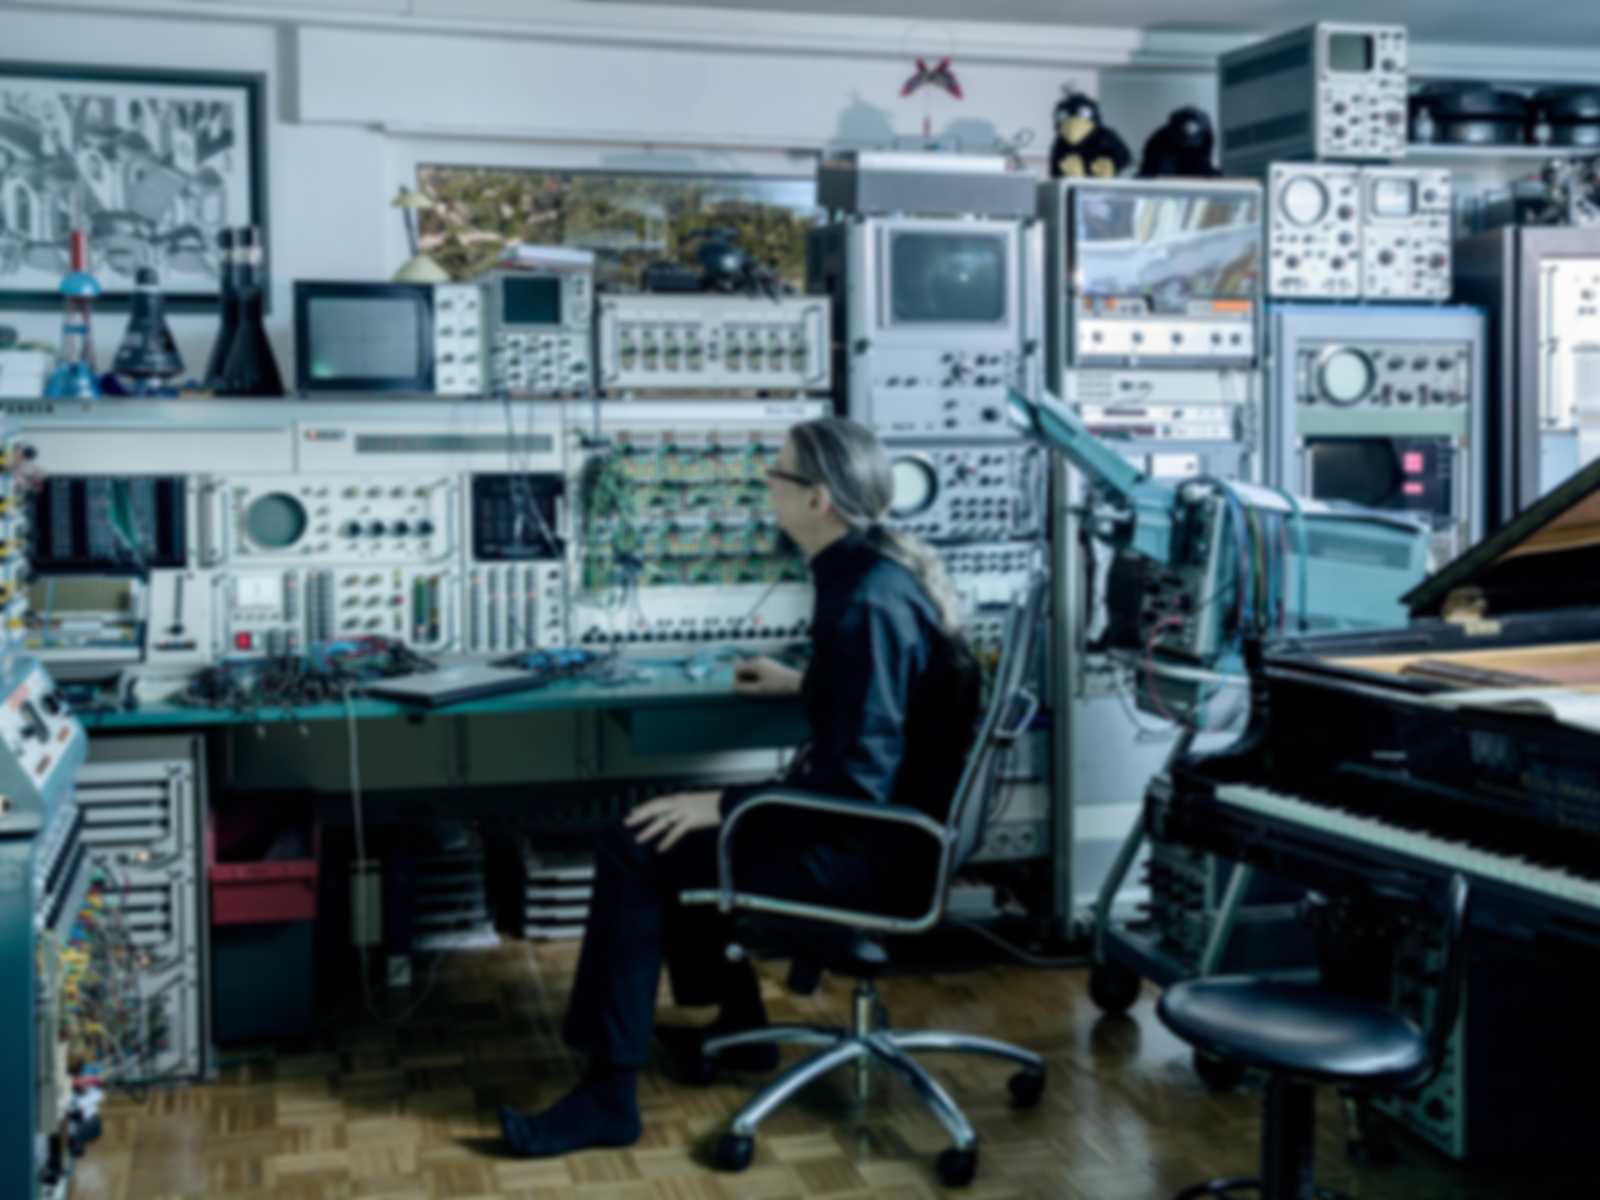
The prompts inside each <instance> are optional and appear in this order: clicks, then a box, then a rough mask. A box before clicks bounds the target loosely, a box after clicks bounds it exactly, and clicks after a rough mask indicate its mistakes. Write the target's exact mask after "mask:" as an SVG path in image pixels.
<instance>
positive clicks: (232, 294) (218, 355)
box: [203, 229, 239, 392]
mask: <svg viewBox="0 0 1600 1200" xmlns="http://www.w3.org/2000/svg"><path fill="white" fill-rule="evenodd" d="M233 234H234V231H233V230H232V229H224V230H221V231H220V232H218V234H217V251H218V263H219V265H218V274H217V279H218V283H219V290H218V293H217V300H218V307H219V310H220V312H219V320H218V324H217V340H216V341H215V342H213V343H212V344H211V357H209V358H208V359H206V373H205V378H204V381H203V382H204V385H205V387H206V389H207V390H208V391H213V392H215V391H218V390H219V389H220V388H221V387H222V368H223V367H224V366H226V365H227V362H228V350H229V348H230V347H232V345H233V335H234V334H235V333H236V332H237V331H238V329H239V295H238V292H237V290H236V289H235V288H234V284H233Z"/></svg>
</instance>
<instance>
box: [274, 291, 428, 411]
mask: <svg viewBox="0 0 1600 1200" xmlns="http://www.w3.org/2000/svg"><path fill="white" fill-rule="evenodd" d="M433 368H434V363H433V289H432V287H431V286H430V285H428V284H411V283H338V282H297V283H296V284H295V376H296V379H295V383H296V386H297V387H298V388H299V389H300V391H302V392H402V391H403V392H429V391H432V390H433Z"/></svg>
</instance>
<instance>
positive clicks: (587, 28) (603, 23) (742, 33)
mask: <svg viewBox="0 0 1600 1200" xmlns="http://www.w3.org/2000/svg"><path fill="white" fill-rule="evenodd" d="M0 9H18V10H26V11H34V12H39V13H49V14H53V15H57V16H60V15H71V14H77V13H88V14H102V15H116V16H122V17H153V18H164V19H178V20H190V21H216V22H239V23H246V24H253V25H262V24H265V25H274V26H285V27H296V26H302V27H316V26H322V27H335V28H351V29H383V30H393V31H411V32H418V33H421V32H432V33H439V34H446V35H455V36H468V37H482V38H490V39H495V40H505V39H507V38H513V39H528V40H537V41H541V42H564V43H569V44H591V45H613V46H615V45H631V46H642V47H661V48H674V49H679V50H690V49H692V50H702V51H710V52H719V51H720V52H724V53H738V52H741V51H752V52H761V53H790V54H814V55H826V56H839V57H847V58H888V59H894V60H896V61H898V60H902V59H904V58H906V57H907V55H908V54H909V53H912V51H911V50H910V49H908V43H907V40H906V39H907V33H908V30H909V29H911V28H915V22H909V23H908V22H907V21H905V20H900V19H891V18H882V17H854V16H849V17H842V16H838V15H833V14H817V13H787V12H773V11H768V10H745V9H733V8H704V7H695V6H692V5H682V6H678V5H663V4H630V3H626V2H618V3H611V2H609V0H608V2H606V3H593V2H592V0H0ZM374 9H380V10H381V11H374ZM511 12H517V13H531V14H532V15H529V16H518V17H516V18H515V19H510V18H508V16H507V15H505V14H508V13H511ZM442 13H443V14H449V15H440V14H442ZM463 13H474V14H476V15H462V14H463ZM930 24H933V25H936V27H937V29H938V30H939V33H940V39H941V41H947V42H948V44H949V45H950V46H951V47H953V48H954V52H955V53H956V54H957V55H958V56H959V57H960V58H961V59H963V60H965V61H968V62H984V63H993V64H1001V65H1003V64H1021V65H1033V66H1038V65H1049V66H1055V67H1059V68H1060V69H1061V70H1063V71H1070V70H1072V69H1074V68H1081V69H1086V70H1101V69H1111V70H1115V69H1137V70H1148V71H1181V72H1191V73H1192V72H1210V71H1213V70H1215V69H1216V62H1217V56H1218V55H1220V54H1222V53H1224V52H1225V51H1227V50H1230V49H1232V48H1234V47H1235V46H1239V45H1243V44H1245V43H1247V42H1249V41H1251V40H1253V38H1254V36H1255V35H1251V34H1224V33H1177V32H1172V31H1168V30H1149V31H1146V30H1142V29H1137V28H1129V27H1122V28H1111V27H1104V26H1063V25H1043V24H1020V23H1003V22H994V21H961V22H951V21H939V22H935V23H930ZM1412 71H1413V73H1414V74H1417V75H1420V76H1422V77H1424V78H1444V77H1448V76H1454V77H1458V78H1465V79H1493V80H1504V81H1523V82H1528V83H1543V82H1553V81H1567V82H1589V81H1594V82H1600V56H1597V55H1596V54H1595V52H1594V50H1593V49H1592V48H1588V47H1585V48H1567V47H1530V46H1495V45H1453V44H1440V43H1429V42H1415V43H1413V46H1412Z"/></svg>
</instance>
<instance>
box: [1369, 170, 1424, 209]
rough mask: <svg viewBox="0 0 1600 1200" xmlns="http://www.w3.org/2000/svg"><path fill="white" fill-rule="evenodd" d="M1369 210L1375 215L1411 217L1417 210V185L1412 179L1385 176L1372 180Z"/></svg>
mask: <svg viewBox="0 0 1600 1200" xmlns="http://www.w3.org/2000/svg"><path fill="white" fill-rule="evenodd" d="M1367 211H1368V212H1370V213H1371V214H1372V215H1373V216H1375V217H1409V216H1411V215H1412V214H1413V213H1415V212H1416V211H1417V185H1416V183H1415V182H1413V181H1412V180H1410V179H1390V178H1386V177H1383V176H1379V177H1378V178H1376V179H1374V180H1373V181H1372V190H1371V191H1370V192H1369V193H1368V194H1367Z"/></svg>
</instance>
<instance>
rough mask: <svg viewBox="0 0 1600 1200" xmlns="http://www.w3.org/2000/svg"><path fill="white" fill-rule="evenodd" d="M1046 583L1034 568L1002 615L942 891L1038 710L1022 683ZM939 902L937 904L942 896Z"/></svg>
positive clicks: (951, 820)
mask: <svg viewBox="0 0 1600 1200" xmlns="http://www.w3.org/2000/svg"><path fill="white" fill-rule="evenodd" d="M1049 585H1050V576H1049V573H1048V572H1046V571H1045V570H1044V569H1043V568H1037V567H1036V568H1035V569H1034V570H1033V572H1032V573H1031V574H1030V575H1029V577H1028V582H1027V583H1026V584H1024V585H1023V586H1022V587H1021V588H1019V589H1018V591H1017V594H1016V595H1015V596H1013V597H1012V599H1011V605H1010V608H1009V609H1007V611H1006V620H1005V631H1004V635H1003V637H1002V639H1001V644H1000V661H999V663H998V664H997V665H996V666H995V671H994V678H993V681H992V683H991V684H990V691H989V698H988V700H987V702H986V703H985V704H984V707H983V715H982V717H981V719H980V720H979V722H978V732H977V734H976V735H975V736H974V738H973V740H972V749H971V750H970V751H969V752H968V754H967V762H966V766H965V767H964V768H963V769H962V772H961V779H960V782H958V783H957V784H956V790H955V794H954V795H953V796H952V797H951V800H950V810H949V814H948V816H947V817H946V822H945V824H946V827H947V828H948V829H949V830H950V832H951V833H952V834H953V835H954V836H953V837H952V839H951V843H950V848H949V850H948V851H947V855H948V858H947V860H946V864H945V873H944V887H945V890H948V888H949V881H950V878H951V877H952V876H953V875H954V874H955V871H956V870H957V869H959V868H960V867H961V866H962V864H964V863H965V862H966V861H967V860H968V859H969V858H971V857H972V855H973V854H974V853H975V852H976V851H977V849H978V847H979V846H980V845H981V844H982V842H983V831H984V827H985V826H986V825H987V824H988V822H989V808H990V798H991V797H992V795H993V793H994V788H993V783H994V775H995V770H996V768H997V767H998V766H999V763H1000V757H1001V755H1002V754H1003V753H1004V752H1006V751H1007V750H1009V749H1010V748H1011V746H1012V745H1013V744H1015V742H1016V740H1017V738H1018V737H1019V736H1020V735H1021V733H1022V732H1023V730H1024V729H1026V727H1027V725H1028V723H1029V722H1030V721H1032V719H1033V715H1034V713H1035V712H1037V711H1038V707H1039V698H1038V696H1036V695H1035V694H1034V693H1033V692H1032V691H1030V690H1029V689H1028V687H1027V681H1028V671H1029V668H1030V667H1031V666H1032V665H1033V652H1034V646H1035V645H1036V638H1037V635H1038V632H1039V626H1040V622H1041V619H1042V616H1043V612H1044V601H1045V596H1046V595H1047V594H1048V592H1049ZM940 902H941V904H942V903H943V898H942V897H941V900H940Z"/></svg>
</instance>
